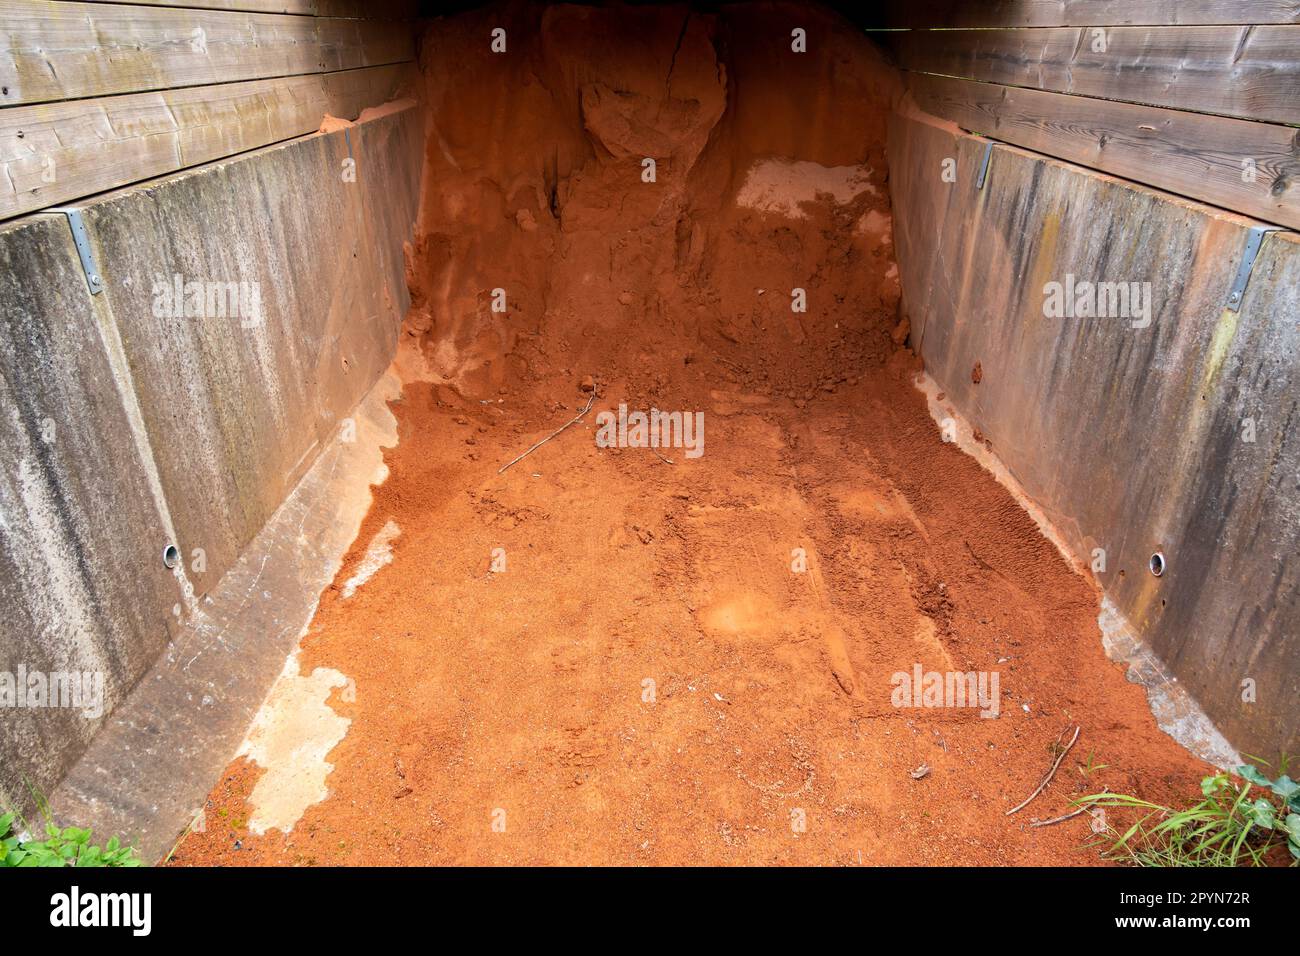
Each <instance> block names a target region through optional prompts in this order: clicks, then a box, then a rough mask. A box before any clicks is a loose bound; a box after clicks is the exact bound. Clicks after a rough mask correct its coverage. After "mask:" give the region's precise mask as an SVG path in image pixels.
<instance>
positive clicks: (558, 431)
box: [497, 391, 596, 475]
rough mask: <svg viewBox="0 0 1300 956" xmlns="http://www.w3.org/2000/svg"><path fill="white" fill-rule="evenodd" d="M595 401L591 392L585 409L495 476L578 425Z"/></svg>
mask: <svg viewBox="0 0 1300 956" xmlns="http://www.w3.org/2000/svg"><path fill="white" fill-rule="evenodd" d="M595 400H596V393H595V392H594V391H593V392H592V393H591V395H590V396H589V397H588V398H587V407H586V408H584V409H583V410H582V411H580V412H578V414H577V415H575V416H574V417H573V418H572V419H571V420H570V421H567V422H565V423H564V424H563V425H561V426H560V427H559V428H557V429H555V431H553V432H551V433H550V434H549V435H547V436H546V437H545V438H543V439H542V440H541V441H539V442H538V443H537V444H536V445H534V446H533V447H532V448H530V449H528V451H526V452H524V453H523V454H522V455H520V456H519V457H518V458H515V459H514V460H513V461H508V462H506V463H505V464H504V465H502V466H501V467H500V468H499V469H497V474H498V475H499V474H501V472H503V471H505V470H506V469H507V468H509V467H510V466H511V465H513V464H516V463H518V462H520V461H523V460H524V459H525V458H527V457H528V456H529V455H531V454H532V453H533V452H535V451H537V449H539V448H541V447H542V446H543V445H545V444H546V443H547V442H548V441H550V440H551V439H552V438H554V437H555V436H556V435H558V434H559V433H560V432H562V431H564V430H565V429H566V428H568V427H569V426H570V425H576V424H578V422H580V421H582V416H583V415H585V414H587V412H589V411H591V403H592V402H594V401H595Z"/></svg>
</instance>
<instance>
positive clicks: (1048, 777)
mask: <svg viewBox="0 0 1300 956" xmlns="http://www.w3.org/2000/svg"><path fill="white" fill-rule="evenodd" d="M1068 729H1069V728H1068V727H1067V728H1066V730H1068ZM1082 729H1083V725H1082V724H1080V725H1079V726H1078V727H1075V728H1074V736H1073V737H1071V738H1070V742H1069V743H1068V744H1066V745H1065V749H1064V750H1062V751H1061V752H1060V753H1059V754H1058V755H1057V757H1056V763H1054V764H1052V769H1051V770H1049V771H1047V775H1046V776H1045V777H1043V779H1042V781H1041V782H1040V783H1039V784H1038V786H1037V787H1035V788H1034V792H1033V793H1031V794H1030V795H1029V796H1027V797H1025V801H1024V803H1021V804H1020V805H1018V806H1014V807H1012V808H1011V809H1010V810H1008V811H1007V812H1006V813H1005V814H1004V816H1008V817H1009V816H1011V814H1013V813H1015V812H1016V811H1018V810H1023V809H1024V808H1025V807H1027V806H1029V804H1030V803H1032V802H1033V799H1034V797H1036V796H1038V795H1039V794H1040V793H1042V792H1043V788H1044V787H1046V786H1047V785H1048V784H1049V783H1051V782H1052V778H1053V777H1055V776H1056V769H1057V768H1058V767H1060V766H1061V761H1062V760H1064V759H1065V755H1066V754H1068V753H1069V752H1070V748H1071V747H1073V746H1074V742H1075V741H1076V740H1078V739H1079V731H1080V730H1082ZM1064 736H1065V731H1064V730H1063V731H1061V737H1064ZM1061 737H1057V738H1056V742H1057V743H1058V744H1059V743H1060V742H1061Z"/></svg>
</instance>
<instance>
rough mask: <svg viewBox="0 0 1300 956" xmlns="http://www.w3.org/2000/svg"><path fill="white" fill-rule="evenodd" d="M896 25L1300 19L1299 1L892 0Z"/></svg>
mask: <svg viewBox="0 0 1300 956" xmlns="http://www.w3.org/2000/svg"><path fill="white" fill-rule="evenodd" d="M884 21H885V22H884V23H883V24H882V25H884V26H888V27H895V28H900V27H901V28H911V29H920V28H935V27H938V28H945V29H946V28H954V27H1070V26H1076V27H1077V26H1171V25H1178V24H1181V25H1184V26H1200V25H1207V24H1210V25H1213V24H1240V25H1245V24H1251V23H1300V0H894V2H892V3H890V5H889V8H888V12H887V13H886V15H885V18H884Z"/></svg>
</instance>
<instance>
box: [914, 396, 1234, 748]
mask: <svg viewBox="0 0 1300 956" xmlns="http://www.w3.org/2000/svg"><path fill="white" fill-rule="evenodd" d="M915 385H916V387H917V388H918V389H920V391H921V392H923V393H924V394H925V398H926V403H927V405H928V407H929V410H930V417H931V418H933V419H934V420H935V422H936V423H937V424H938V425H939V428H940V429H941V430H948V433H949V435H950V437H951V438H952V439H953V440H954V441H955V444H956V445H957V447H958V448H960V449H961V450H962V451H964V452H965V453H966V454H968V455H970V456H971V457H972V458H974V459H975V460H976V461H978V462H979V463H980V465H982V466H983V467H984V470H985V471H987V472H989V474H991V475H992V476H993V477H994V478H995V479H996V480H997V482H998V484H1000V485H1002V487H1003V488H1006V489H1007V491H1009V492H1010V493H1011V496H1012V497H1013V498H1015V499H1016V501H1017V502H1018V503H1019V504H1020V507H1021V508H1023V509H1024V510H1025V512H1026V513H1027V514H1028V515H1029V517H1031V518H1032V519H1033V521H1034V524H1036V525H1038V530H1039V531H1041V532H1042V534H1043V537H1045V538H1046V539H1047V540H1048V541H1050V542H1052V544H1054V545H1055V546H1056V549H1057V551H1059V552H1060V554H1061V557H1062V558H1064V559H1065V561H1066V563H1067V564H1069V565H1070V567H1072V568H1073V569H1074V570H1075V572H1076V573H1078V574H1081V575H1083V576H1084V577H1090V572H1089V570H1088V568H1087V565H1085V564H1084V562H1083V561H1082V560H1081V559H1080V558H1079V557H1078V556H1077V555H1075V554H1074V552H1073V551H1072V550H1071V549H1070V546H1069V544H1068V543H1067V539H1066V537H1065V535H1064V534H1063V533H1062V532H1061V530H1060V528H1058V527H1057V524H1056V523H1055V522H1054V521H1053V519H1052V517H1051V516H1049V515H1048V514H1047V513H1046V512H1045V511H1044V510H1043V509H1042V508H1041V507H1039V505H1038V504H1037V503H1036V502H1035V501H1034V500H1033V499H1032V498H1031V497H1030V496H1029V494H1028V492H1026V491H1025V489H1024V487H1023V486H1022V485H1021V484H1020V482H1019V481H1017V480H1016V478H1015V476H1014V475H1012V474H1011V472H1010V470H1008V469H1007V467H1006V465H1005V464H1003V462H1002V459H1001V458H999V457H998V455H997V454H995V453H994V452H993V451H992V450H991V449H990V448H989V447H988V446H986V445H984V444H983V443H982V442H979V441H976V440H975V436H974V428H973V427H972V425H971V424H970V422H969V421H967V420H966V418H965V417H964V416H963V415H962V414H961V413H960V412H958V411H957V410H956V408H955V407H954V406H953V405H952V403H951V402H948V401H945V400H944V399H941V398H940V397H939V396H940V395H941V394H942V391H941V389H940V388H939V383H938V382H936V381H935V380H934V379H933V378H931V377H930V376H929V375H928V374H926V373H924V372H922V373H921V374H920V375H918V376H917V377H916V381H915ZM1097 626H1098V628H1099V629H1100V631H1101V643H1102V647H1103V648H1104V649H1105V651H1106V656H1107V657H1109V658H1110V659H1111V660H1112V661H1118V662H1121V663H1124V664H1126V665H1128V671H1127V673H1126V675H1125V676H1127V677H1128V679H1129V680H1130V681H1132V682H1133V683H1135V684H1139V685H1141V686H1142V687H1143V688H1144V689H1145V690H1146V692H1147V704H1148V705H1149V706H1150V708H1151V713H1152V714H1153V715H1154V716H1155V719H1156V726H1157V727H1159V728H1160V729H1161V730H1163V731H1164V732H1165V733H1167V734H1168V735H1169V736H1170V737H1172V738H1173V739H1174V740H1176V741H1177V742H1178V743H1179V744H1181V745H1182V746H1183V747H1185V748H1187V749H1188V750H1189V751H1191V752H1192V753H1193V754H1195V755H1196V756H1198V757H1200V758H1201V759H1202V760H1205V761H1207V762H1209V763H1212V764H1214V765H1215V766H1216V767H1219V768H1220V769H1229V770H1235V769H1236V768H1237V767H1238V766H1240V765H1241V763H1242V760H1241V757H1240V756H1239V755H1238V754H1237V751H1236V750H1235V749H1234V748H1233V746H1232V745H1231V744H1229V743H1228V741H1227V740H1226V739H1225V738H1224V736H1223V734H1222V733H1220V732H1219V730H1218V728H1216V727H1215V726H1214V722H1213V721H1211V720H1210V718H1209V717H1208V716H1207V715H1206V714H1205V712H1204V711H1203V710H1201V708H1200V706H1199V705H1198V704H1197V703H1196V701H1195V700H1194V699H1193V698H1192V696H1191V695H1190V694H1189V693H1188V692H1187V691H1186V690H1185V689H1184V688H1183V686H1182V685H1181V684H1179V683H1178V678H1176V677H1173V676H1172V675H1170V674H1169V673H1168V672H1166V670H1165V669H1164V666H1163V665H1162V664H1161V662H1160V658H1159V657H1157V656H1156V654H1155V652H1154V651H1152V650H1151V648H1150V647H1148V646H1147V645H1146V644H1145V643H1144V642H1143V641H1142V640H1141V638H1139V637H1138V635H1137V631H1136V629H1135V628H1134V627H1133V626H1132V624H1131V623H1130V622H1129V621H1128V619H1127V618H1125V616H1124V614H1123V612H1121V611H1120V609H1119V608H1118V607H1117V606H1116V605H1115V604H1114V603H1113V602H1112V601H1111V600H1110V598H1109V597H1106V596H1105V595H1104V594H1103V595H1102V599H1101V610H1100V613H1099V614H1098V615H1097Z"/></svg>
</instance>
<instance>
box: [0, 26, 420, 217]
mask: <svg viewBox="0 0 1300 956" xmlns="http://www.w3.org/2000/svg"><path fill="white" fill-rule="evenodd" d="M414 14H415V5H414V0H135V2H131V3H118V2H108V0H94V2H75V0H0V219H6V218H9V217H12V216H17V215H21V214H23V213H27V212H32V211H34V210H38V209H43V208H46V207H48V206H54V205H59V204H62V203H66V202H69V201H71V200H73V199H76V198H79V197H82V196H87V195H91V194H93V193H97V192H102V191H104V190H107V189H113V188H116V187H118V186H122V185H125V184H127V183H132V182H137V181H140V180H143V179H149V178H152V177H154V176H160V175H164V174H166V173H169V172H174V171H175V170H178V169H184V168H186V167H189V166H194V165H198V164H200V163H206V162H210V161H212V160H215V159H220V158H222V157H224V156H229V155H233V154H235V153H239V152H243V151H245V150H249V149H256V148H258V147H260V146H266V145H268V144H270V143H275V142H279V141H281V140H285V139H290V138H292V137H294V136H301V135H303V134H304V133H310V132H312V131H313V130H315V129H317V128H318V127H319V126H320V123H321V120H322V118H323V117H324V115H325V114H326V113H329V114H331V115H334V116H342V117H346V118H349V119H353V118H355V117H356V116H357V114H358V113H359V112H360V111H361V110H362V109H364V108H365V107H367V106H373V105H378V104H380V103H383V102H384V101H385V100H387V99H389V98H390V97H391V96H392V94H393V93H394V92H395V90H397V88H398V87H399V85H400V84H401V81H402V80H403V79H404V78H409V76H410V75H411V70H412V69H413V66H412V65H413V62H414V58H415V33H414V23H413V20H412V17H413V16H414Z"/></svg>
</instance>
